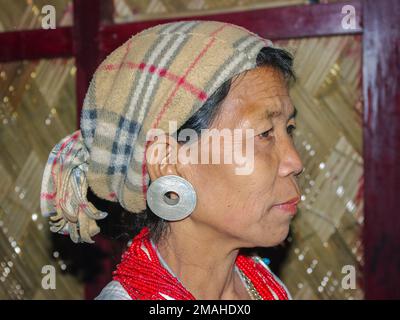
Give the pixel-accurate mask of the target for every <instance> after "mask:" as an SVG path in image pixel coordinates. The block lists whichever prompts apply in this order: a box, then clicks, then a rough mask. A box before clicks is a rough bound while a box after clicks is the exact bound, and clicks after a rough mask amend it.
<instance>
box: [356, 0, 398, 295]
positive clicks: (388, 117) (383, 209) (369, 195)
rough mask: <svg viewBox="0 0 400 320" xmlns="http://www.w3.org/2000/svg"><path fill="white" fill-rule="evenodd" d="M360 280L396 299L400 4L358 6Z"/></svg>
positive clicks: (369, 291)
mask: <svg viewBox="0 0 400 320" xmlns="http://www.w3.org/2000/svg"><path fill="white" fill-rule="evenodd" d="M363 11H364V13H363V16H364V19H363V21H364V38H363V61H364V64H363V90H364V120H363V125H364V131H363V137H364V147H363V148H364V179H365V190H364V204H365V205H364V216H365V220H364V221H365V222H364V223H365V224H364V234H363V240H364V252H365V253H364V254H365V255H364V259H365V268H364V269H365V270H364V281H365V297H366V298H367V299H395V298H397V299H399V298H400V276H399V271H400V208H399V204H400V203H399V200H400V28H399V21H400V2H399V1H398V0H386V1H374V0H365V1H364V2H363Z"/></svg>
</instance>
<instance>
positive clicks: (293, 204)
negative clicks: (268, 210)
mask: <svg viewBox="0 0 400 320" xmlns="http://www.w3.org/2000/svg"><path fill="white" fill-rule="evenodd" d="M299 202H300V197H295V198H293V199H290V200H288V201H286V202H282V203H278V204H276V205H274V207H276V208H278V209H280V210H282V211H285V212H288V213H291V214H293V215H294V214H296V211H297V204H298V203H299Z"/></svg>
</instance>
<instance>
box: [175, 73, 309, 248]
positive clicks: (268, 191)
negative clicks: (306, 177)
mask: <svg viewBox="0 0 400 320" xmlns="http://www.w3.org/2000/svg"><path fill="white" fill-rule="evenodd" d="M294 111H295V109H294V106H293V104H292V102H291V99H290V97H289V93H288V89H287V86H286V82H285V80H284V78H283V76H282V74H281V73H280V72H279V71H277V70H275V69H274V68H271V67H260V68H256V69H253V70H251V71H248V72H247V73H245V74H244V75H241V76H240V77H239V78H238V79H237V80H236V81H234V82H233V83H232V86H231V89H230V91H229V93H228V95H227V97H226V98H225V100H224V102H223V103H222V105H221V109H220V113H219V114H218V116H217V118H216V119H215V121H214V122H213V124H212V126H211V128H215V129H225V128H227V129H230V130H233V129H254V134H253V136H254V152H253V153H254V154H253V156H254V158H253V160H252V159H251V160H250V158H249V161H252V162H253V166H254V167H253V170H252V172H249V173H248V174H238V171H237V170H236V169H237V168H238V166H239V165H236V164H235V163H233V164H232V163H231V164H226V163H221V164H187V165H182V166H180V173H182V176H184V177H185V178H186V179H187V180H189V181H190V182H191V183H192V184H193V186H194V188H195V190H196V192H197V206H196V209H195V212H193V213H192V215H191V216H190V217H189V219H192V220H193V222H194V223H199V224H201V225H202V226H207V228H210V231H212V232H218V234H220V235H221V237H223V238H227V239H230V240H232V239H233V240H234V241H235V243H237V245H238V247H254V246H265V247H267V246H274V245H277V244H279V243H280V242H282V241H283V240H284V239H285V238H286V237H287V234H288V232H289V225H290V222H291V221H292V218H293V216H294V213H293V209H294V208H295V206H293V205H288V206H278V205H279V204H282V203H285V202H287V201H290V200H293V199H297V200H298V199H299V196H300V190H299V187H298V185H297V182H296V176H297V175H298V174H300V173H301V171H302V169H303V166H302V162H301V160H300V158H299V154H298V153H297V151H296V149H295V146H294V144H293V140H292V137H291V134H290V133H291V131H292V130H293V128H294V126H295V119H294ZM247 141H250V140H243V141H242V142H246V143H249V142H247ZM220 146H221V148H222V149H221V152H223V148H224V145H223V143H222V144H221V145H220ZM202 148H203V149H204V146H202ZM244 148H245V145H244V146H243V149H244ZM203 151H204V150H203ZM243 155H244V152H243Z"/></svg>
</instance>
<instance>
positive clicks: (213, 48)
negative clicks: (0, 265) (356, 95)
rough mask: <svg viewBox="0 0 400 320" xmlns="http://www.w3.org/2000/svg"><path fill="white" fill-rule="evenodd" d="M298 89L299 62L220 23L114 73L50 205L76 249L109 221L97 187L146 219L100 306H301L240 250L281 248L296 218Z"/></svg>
mask: <svg viewBox="0 0 400 320" xmlns="http://www.w3.org/2000/svg"><path fill="white" fill-rule="evenodd" d="M294 78H295V75H294V72H293V57H292V55H291V54H290V53H288V52H287V51H286V50H284V49H281V48H276V47H274V46H273V44H272V42H271V41H269V40H267V39H264V38H262V37H260V36H258V35H257V34H255V33H252V32H250V31H249V30H246V29H244V28H242V27H240V26H236V25H233V24H230V23H223V22H217V21H195V20H186V21H179V22H171V23H166V24H160V25H157V26H155V27H152V28H149V29H146V30H144V31H142V32H140V33H138V34H135V35H134V36H132V37H131V38H130V39H129V40H128V41H127V42H125V43H124V44H123V45H122V46H120V47H119V48H118V49H116V50H115V51H114V52H112V53H111V54H110V55H109V56H108V57H107V58H106V59H105V60H104V61H103V62H102V63H101V65H100V66H99V67H98V68H97V71H96V73H95V74H94V76H93V79H92V81H91V83H90V86H89V89H88V91H87V94H86V98H85V101H84V105H83V109H82V114H81V125H80V130H78V131H76V132H74V133H72V134H71V135H69V136H67V137H65V138H64V139H62V140H61V141H60V142H59V143H58V144H57V145H56V146H55V147H54V148H53V150H52V151H51V153H50V156H49V160H48V162H47V164H46V168H45V171H44V175H43V182H42V192H41V210H42V213H43V214H44V215H45V216H47V217H49V219H50V228H51V231H53V232H58V233H62V234H68V235H69V236H70V237H71V239H72V240H73V241H74V242H77V243H78V242H87V243H92V242H93V240H92V237H93V236H94V235H96V234H98V233H99V232H100V228H99V227H98V225H97V223H96V221H97V220H100V219H106V216H107V213H106V212H103V211H100V210H98V209H97V208H96V207H95V206H94V205H93V204H92V203H91V202H89V201H88V200H87V190H88V188H89V187H90V189H91V190H92V191H93V192H94V193H95V194H96V196H98V197H99V198H102V199H105V200H108V201H112V202H117V203H119V204H120V205H121V206H122V207H123V208H124V209H125V210H127V211H129V213H130V214H132V215H137V216H138V217H139V216H140V217H142V218H141V221H144V223H143V227H142V228H141V229H140V232H139V233H137V234H136V235H135V236H134V237H133V239H131V241H130V242H129V244H128V246H127V249H126V251H125V252H124V254H123V255H122V258H121V261H120V263H119V264H118V265H117V267H116V269H115V271H114V273H113V280H112V281H111V282H110V283H109V284H108V285H107V286H105V287H104V289H103V290H102V291H101V293H100V294H99V295H98V297H97V298H96V299H99V300H104V299H113V300H131V299H134V300H162V299H167V300H193V299H196V300H250V299H254V300H287V299H291V295H290V293H289V292H288V290H287V288H286V287H285V285H284V284H283V283H282V282H281V281H280V279H279V278H278V277H277V276H276V275H275V274H274V273H273V272H272V271H271V270H270V268H269V267H268V265H267V264H266V263H265V262H264V261H263V259H262V258H261V257H260V256H257V255H251V254H250V255H249V254H244V253H242V251H243V250H241V249H246V248H255V247H265V248H268V247H274V246H277V245H279V244H280V243H282V242H283V241H284V240H285V238H286V237H287V235H288V233H289V228H290V224H291V221H292V220H293V218H294V216H295V214H296V210H297V204H298V202H299V201H300V190H299V187H298V184H297V177H298V176H299V175H300V174H301V172H302V171H303V164H302V162H301V159H300V157H299V154H298V152H297V150H296V148H295V145H294V142H293V131H294V130H295V127H296V122H295V115H296V109H295V107H294V105H293V104H292V102H291V98H290V95H289V86H290V83H291V82H292V81H293V80H294ZM218 137H219V138H220V139H219V140H218V139H215V138H218Z"/></svg>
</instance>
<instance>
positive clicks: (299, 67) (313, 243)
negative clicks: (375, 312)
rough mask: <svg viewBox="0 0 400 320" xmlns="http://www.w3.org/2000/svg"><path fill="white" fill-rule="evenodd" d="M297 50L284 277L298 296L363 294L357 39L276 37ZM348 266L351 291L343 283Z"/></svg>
mask: <svg viewBox="0 0 400 320" xmlns="http://www.w3.org/2000/svg"><path fill="white" fill-rule="evenodd" d="M275 44H278V45H281V46H283V47H286V48H288V49H290V50H292V51H293V52H294V54H295V69H296V72H297V74H298V76H299V79H298V82H297V84H296V85H295V86H294V88H293V90H292V91H291V94H292V99H293V101H294V104H295V106H296V107H297V109H298V111H299V112H298V117H297V123H298V130H297V133H296V138H295V140H296V144H297V147H298V149H299V151H300V154H301V158H302V160H303V162H304V166H305V168H306V170H305V172H304V173H303V175H302V177H301V187H302V191H303V197H302V200H303V201H302V202H301V207H300V214H299V215H298V216H297V217H296V219H295V221H294V224H293V226H292V236H291V237H290V238H289V239H288V240H290V241H289V242H287V243H286V245H290V250H289V254H288V257H287V258H286V260H285V263H284V266H283V269H282V270H281V276H282V278H283V280H284V282H285V283H286V284H287V285H288V287H289V290H290V291H291V292H292V293H293V295H294V297H295V298H297V299H343V298H346V299H360V298H362V297H363V291H362V287H361V282H362V275H361V270H360V268H361V266H362V248H361V241H360V235H361V228H362V225H363V199H362V183H363V161H362V154H361V152H362V127H361V38H360V37H358V36H357V37H356V36H345V37H330V38H316V39H303V40H295V41H294V40H292V41H289V42H280V43H279V42H276V43H275ZM345 265H351V266H354V267H355V270H356V271H357V272H356V275H357V287H356V289H354V290H352V289H347V290H344V289H343V288H342V285H341V282H342V279H343V278H344V276H345V275H346V273H342V268H343V266H345Z"/></svg>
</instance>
